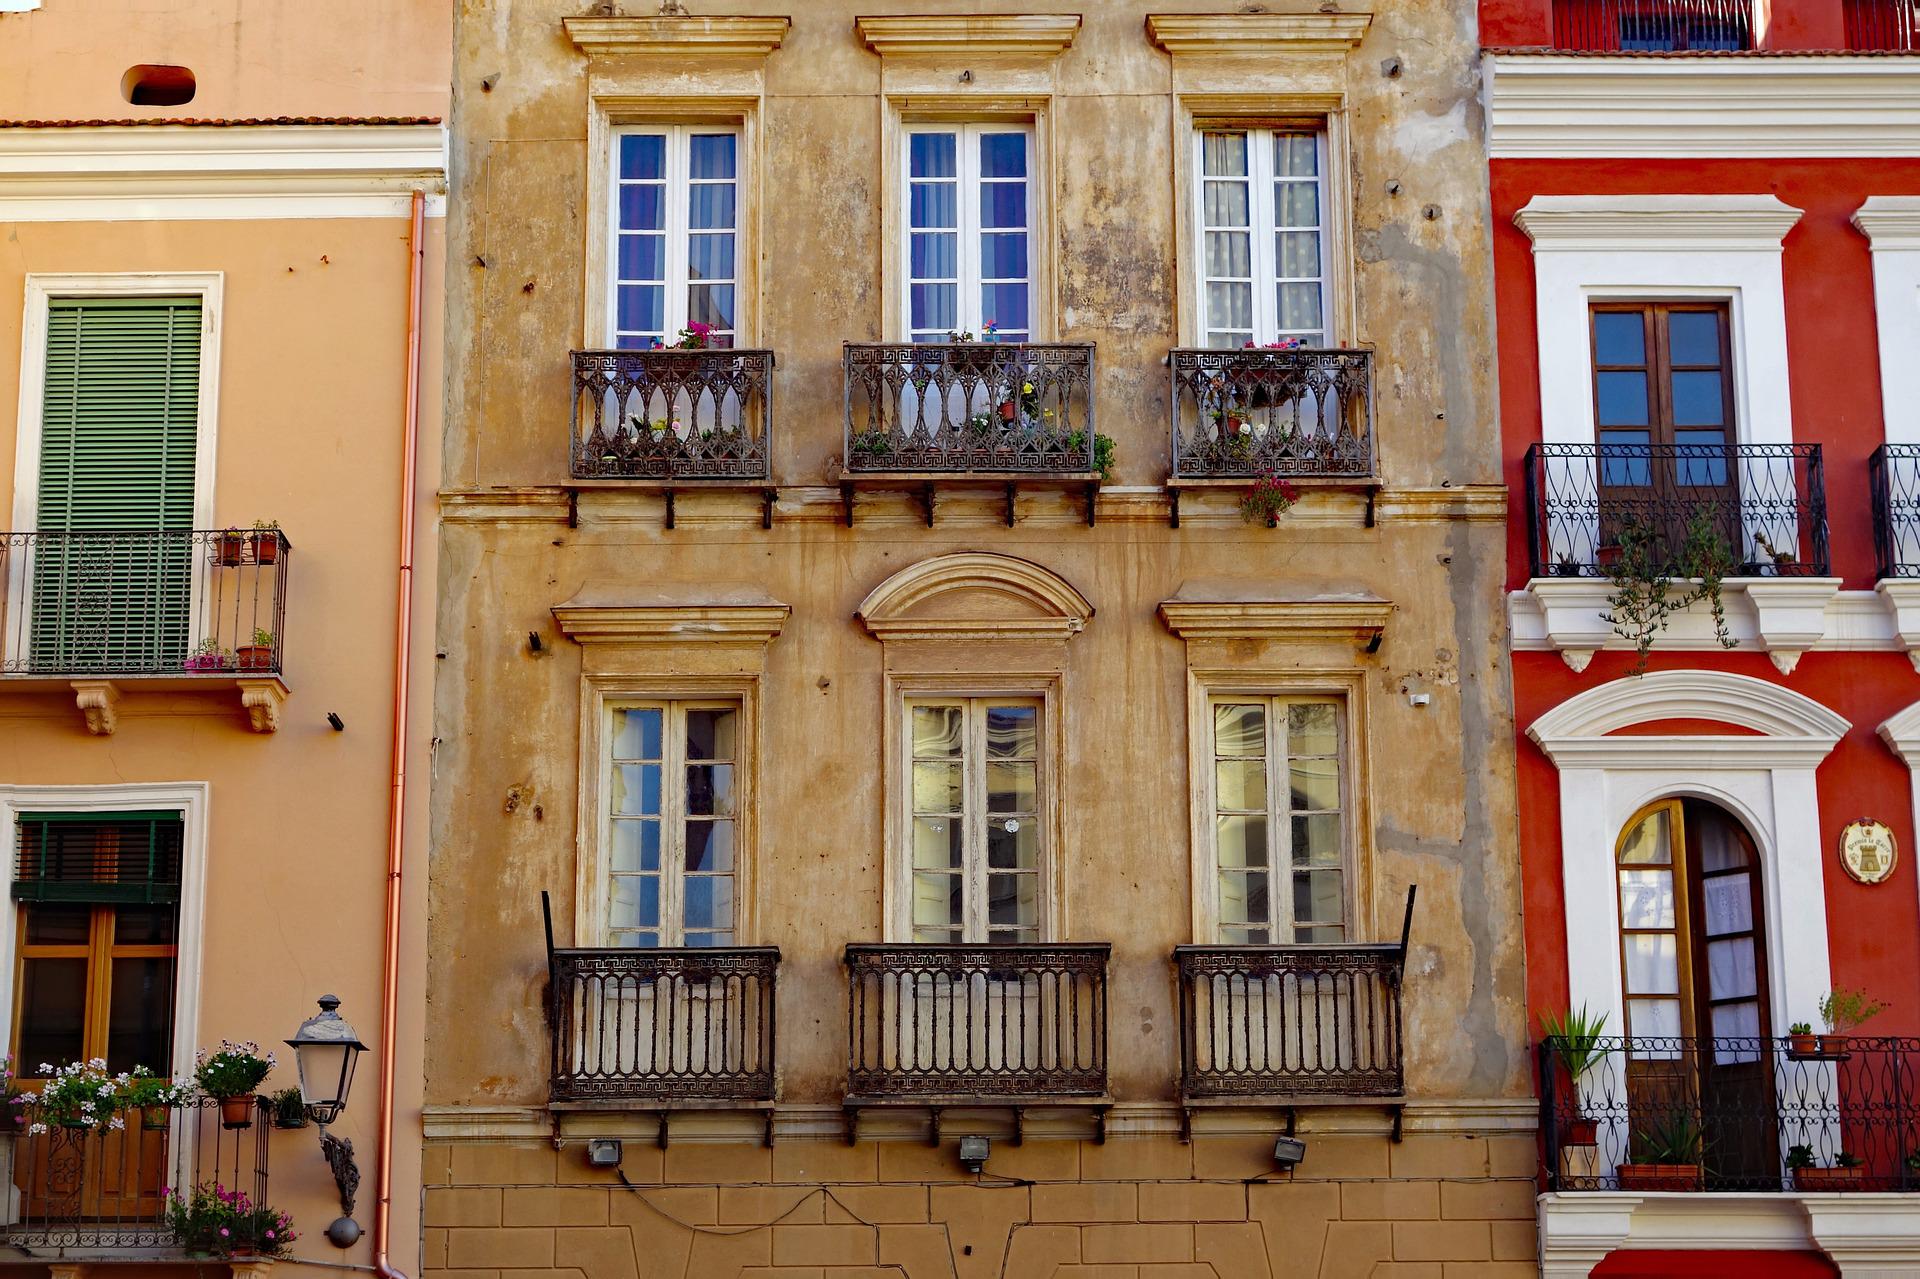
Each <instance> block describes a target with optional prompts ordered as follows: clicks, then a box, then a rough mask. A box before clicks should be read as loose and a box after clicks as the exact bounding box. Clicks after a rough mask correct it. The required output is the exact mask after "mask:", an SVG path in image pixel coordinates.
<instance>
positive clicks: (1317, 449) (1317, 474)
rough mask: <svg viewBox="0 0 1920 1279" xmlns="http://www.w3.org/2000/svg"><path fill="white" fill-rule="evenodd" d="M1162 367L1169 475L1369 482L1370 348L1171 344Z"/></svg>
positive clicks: (1371, 450) (1371, 462) (1371, 460)
mask: <svg viewBox="0 0 1920 1279" xmlns="http://www.w3.org/2000/svg"><path fill="white" fill-rule="evenodd" d="M1168 364H1169V366H1170V367H1171V369H1172V394H1171V396H1170V397H1169V402H1170V403H1171V405H1172V406H1173V477H1174V478H1175V479H1176V480H1207V479H1253V478H1256V477H1259V476H1263V475H1280V476H1285V477H1288V478H1292V479H1370V478H1372V476H1373V473H1374V448H1373V352H1371V351H1338V350H1309V349H1304V348H1299V349H1293V350H1280V349H1276V348H1271V347H1248V348H1246V349H1244V350H1237V351H1235V350H1214V349H1210V348H1181V349H1178V350H1175V351H1174V352H1173V353H1172V355H1171V356H1170V357H1169V359H1168Z"/></svg>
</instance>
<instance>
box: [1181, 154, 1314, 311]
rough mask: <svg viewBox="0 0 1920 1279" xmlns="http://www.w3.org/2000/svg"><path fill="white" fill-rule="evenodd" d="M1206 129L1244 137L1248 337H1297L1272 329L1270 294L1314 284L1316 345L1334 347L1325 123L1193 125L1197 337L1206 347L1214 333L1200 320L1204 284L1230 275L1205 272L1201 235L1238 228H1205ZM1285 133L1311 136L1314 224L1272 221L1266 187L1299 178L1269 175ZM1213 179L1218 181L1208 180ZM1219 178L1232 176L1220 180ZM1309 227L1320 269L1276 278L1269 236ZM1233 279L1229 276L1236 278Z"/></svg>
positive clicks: (1274, 306)
mask: <svg viewBox="0 0 1920 1279" xmlns="http://www.w3.org/2000/svg"><path fill="white" fill-rule="evenodd" d="M1209 133H1241V134H1245V135H1246V138H1247V176H1246V178H1245V179H1243V180H1244V181H1245V182H1246V183H1247V184H1248V192H1247V194H1248V205H1247V218H1248V226H1247V227H1246V228H1245V230H1246V231H1247V236H1248V239H1249V241H1250V246H1249V247H1250V248H1251V255H1250V262H1249V265H1250V267H1251V269H1252V271H1253V280H1252V292H1253V335H1252V336H1253V341H1254V342H1255V344H1257V345H1261V346H1264V345H1266V344H1267V343H1269V342H1274V341H1278V340H1280V339H1281V338H1283V337H1292V336H1298V331H1294V332H1289V333H1282V332H1280V329H1279V309H1280V303H1279V298H1278V291H1279V287H1280V285H1281V284H1282V283H1283V282H1284V283H1288V284H1306V283H1312V284H1317V285H1318V286H1319V287H1320V327H1319V328H1318V329H1315V330H1313V332H1317V333H1318V334H1319V335H1320V345H1322V346H1331V345H1334V344H1335V338H1334V333H1335V323H1334V298H1333V281H1332V280H1331V278H1330V277H1329V275H1328V271H1327V265H1328V259H1329V257H1330V256H1331V254H1332V251H1333V237H1332V236H1331V235H1330V234H1329V229H1330V228H1329V210H1328V202H1327V193H1328V187H1329V184H1328V180H1327V179H1328V174H1327V162H1328V150H1329V148H1328V145H1327V133H1328V130H1327V128H1326V126H1325V125H1312V124H1306V123H1302V124H1301V125H1299V126H1297V127H1286V126H1272V125H1257V124H1235V123H1233V122H1231V121H1214V122H1211V123H1196V124H1195V126H1194V130H1193V142H1192V147H1193V190H1192V192H1191V196H1190V198H1191V199H1192V201H1193V227H1194V245H1193V255H1194V258H1193V260H1194V266H1195V270H1194V280H1195V284H1196V287H1197V292H1196V295H1195V305H1196V308H1197V309H1196V310H1195V312H1194V317H1195V325H1196V330H1197V341H1198V344H1199V345H1201V346H1205V345H1207V342H1208V339H1209V337H1210V336H1211V335H1212V334H1213V333H1214V332H1216V330H1215V329H1214V328H1213V326H1212V325H1211V324H1210V323H1209V322H1208V312H1207V286H1208V285H1209V284H1210V283H1215V282H1218V281H1224V280H1228V279H1234V277H1223V276H1209V275H1208V274H1207V232H1208V231H1209V230H1235V231H1237V230H1241V229H1242V228H1239V227H1214V228H1210V227H1209V226H1208V225H1207V213H1206V210H1207V199H1206V186H1207V182H1208V181H1209V178H1208V176H1207V172H1206V135H1207V134H1209ZM1289 134H1311V135H1312V137H1313V140H1314V176H1313V179H1312V183H1313V187H1314V194H1315V200H1314V204H1315V209H1316V212H1317V220H1316V224H1315V225H1314V226H1313V227H1312V228H1307V227H1282V226H1279V225H1278V224H1277V222H1276V216H1277V214H1276V210H1275V207H1274V198H1273V191H1274V184H1275V183H1276V182H1280V181H1283V180H1284V181H1290V182H1303V181H1305V179H1300V178H1284V179H1283V178H1282V177H1281V176H1280V175H1278V174H1276V173H1275V172H1274V164H1273V147H1274V140H1275V139H1276V138H1278V137H1281V136H1283V135H1289ZM1211 180H1213V181H1221V180H1223V179H1220V178H1213V179H1211ZM1224 180H1225V181H1235V180H1237V179H1232V178H1227V179H1224ZM1309 229H1311V230H1312V231H1313V232H1314V234H1315V235H1316V236H1317V237H1318V239H1319V252H1318V258H1319V265H1320V273H1319V274H1318V275H1315V276H1286V277H1282V276H1281V275H1280V261H1279V251H1278V249H1277V248H1276V246H1275V240H1276V239H1277V238H1278V236H1279V234H1280V232H1282V231H1305V230H1309ZM1236 282H1237V281H1236Z"/></svg>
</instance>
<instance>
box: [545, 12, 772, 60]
mask: <svg viewBox="0 0 1920 1279" xmlns="http://www.w3.org/2000/svg"><path fill="white" fill-rule="evenodd" d="M560 25H561V26H563V27H565V28H566V31H567V38H568V39H570V40H572V41H573V45H574V48H576V49H578V50H580V52H582V53H584V54H586V55H587V56H588V57H589V58H611V57H622V56H632V55H641V56H659V55H667V56H672V57H687V56H690V55H696V54H721V55H728V54H731V55H735V56H740V57H754V58H764V57H766V56H767V55H768V54H770V53H772V52H773V51H774V50H775V49H778V48H779V47H780V45H781V42H782V41H784V40H785V39H786V38H787V28H788V27H789V26H791V25H792V19H789V18H782V17H771V18H756V17H741V16H726V17H701V18H692V17H685V18H675V17H652V18H629V17H578V18H562V19H561V20H560Z"/></svg>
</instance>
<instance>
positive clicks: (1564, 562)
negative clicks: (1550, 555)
mask: <svg viewBox="0 0 1920 1279" xmlns="http://www.w3.org/2000/svg"><path fill="white" fill-rule="evenodd" d="M1553 575H1554V576H1555V577H1578V576H1580V561H1578V560H1576V559H1574V558H1573V556H1572V555H1570V554H1568V553H1567V552H1566V551H1562V552H1560V557H1559V558H1558V559H1556V560H1554V562H1553Z"/></svg>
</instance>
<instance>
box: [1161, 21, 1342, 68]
mask: <svg viewBox="0 0 1920 1279" xmlns="http://www.w3.org/2000/svg"><path fill="white" fill-rule="evenodd" d="M1372 22H1373V15H1372V14H1371V13H1326V12H1318V13H1150V14H1148V15H1147V37H1148V39H1150V40H1152V41H1153V42H1154V43H1155V44H1156V45H1158V46H1160V47H1161V48H1162V49H1165V50H1166V51H1167V52H1168V53H1170V54H1173V55H1175V56H1182V55H1185V56H1191V55H1194V54H1203V55H1215V56H1218V55H1222V54H1231V55H1237V56H1241V57H1271V56H1273V55H1275V54H1287V53H1327V52H1334V53H1344V52H1346V51H1347V50H1348V49H1351V48H1353V47H1354V46H1355V45H1357V44H1359V43H1360V40H1361V38H1362V37H1364V36H1365V35H1366V34H1367V27H1368V26H1369V25H1370V24H1371V23H1372Z"/></svg>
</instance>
